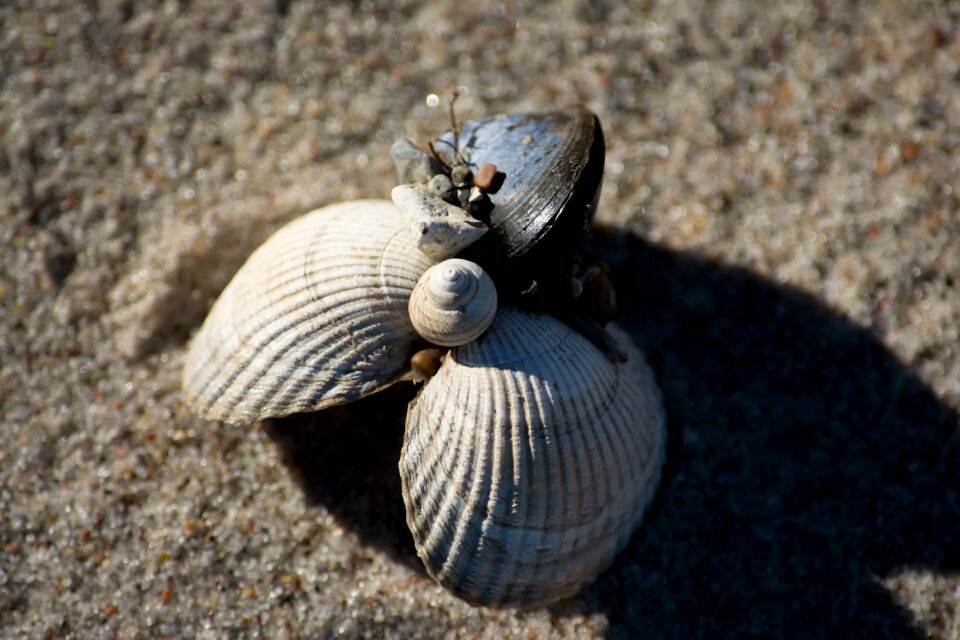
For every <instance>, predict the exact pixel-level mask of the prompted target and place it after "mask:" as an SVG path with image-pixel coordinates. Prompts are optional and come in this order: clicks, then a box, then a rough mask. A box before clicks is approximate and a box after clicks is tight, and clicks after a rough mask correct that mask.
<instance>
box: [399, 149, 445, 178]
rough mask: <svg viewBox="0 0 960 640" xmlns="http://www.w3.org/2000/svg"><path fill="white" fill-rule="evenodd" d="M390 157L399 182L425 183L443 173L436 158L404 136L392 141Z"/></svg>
mask: <svg viewBox="0 0 960 640" xmlns="http://www.w3.org/2000/svg"><path fill="white" fill-rule="evenodd" d="M390 157H391V158H393V164H394V166H395V167H396V168H397V178H398V179H399V181H400V184H411V183H413V184H427V183H428V182H430V180H431V178H433V176H435V175H437V174H438V173H443V167H441V166H440V163H439V162H437V159H436V158H434V157H433V156H431V155H430V154H429V153H426V152H425V151H423V149H421V148H420V147H418V146H417V145H415V144H414V143H413V142H411V141H410V140H407V139H406V138H402V139H400V140H397V141H396V142H394V143H393V146H392V147H390Z"/></svg>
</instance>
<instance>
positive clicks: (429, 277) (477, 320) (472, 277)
mask: <svg viewBox="0 0 960 640" xmlns="http://www.w3.org/2000/svg"><path fill="white" fill-rule="evenodd" d="M409 310H410V320H411V321H412V322H413V327H414V329H416V330H417V333H419V334H420V335H421V336H423V338H424V339H426V340H428V341H430V342H432V343H433V344H439V345H441V346H444V347H455V346H457V345H461V344H466V343H468V342H470V341H471V340H474V339H476V338H478V337H480V335H481V334H482V333H483V332H484V331H486V330H487V327H489V326H490V323H491V322H492V321H493V317H494V316H495V315H496V313H497V287H496V286H495V285H494V284H493V280H491V279H490V276H488V275H487V272H486V271H484V270H483V269H482V268H481V267H480V265H478V264H476V263H475V262H470V261H469V260H461V259H459V258H452V259H450V260H444V261H443V262H440V263H438V264H435V265H434V266H432V267H430V268H429V269H427V271H426V272H425V273H424V274H423V276H422V277H421V278H420V281H419V282H418V283H417V286H416V288H415V289H414V290H413V294H412V295H411V296H410V305H409Z"/></svg>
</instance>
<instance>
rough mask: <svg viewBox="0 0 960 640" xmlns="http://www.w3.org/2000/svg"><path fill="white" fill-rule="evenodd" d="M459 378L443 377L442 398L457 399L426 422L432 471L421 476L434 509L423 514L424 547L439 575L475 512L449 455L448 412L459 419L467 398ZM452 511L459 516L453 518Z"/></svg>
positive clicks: (454, 552) (429, 463)
mask: <svg viewBox="0 0 960 640" xmlns="http://www.w3.org/2000/svg"><path fill="white" fill-rule="evenodd" d="M437 377H438V376H434V379H433V380H431V381H430V383H428V384H432V383H433V382H434V381H435V380H437ZM458 378H459V377H458V376H456V375H453V376H445V377H443V378H441V379H440V382H442V383H444V389H443V391H442V392H441V393H440V395H441V397H446V398H453V399H454V401H453V402H446V403H442V404H441V406H440V412H439V413H437V414H429V415H428V417H427V420H426V421H425V426H426V432H427V436H428V442H429V448H430V451H431V453H432V454H433V455H432V456H430V457H429V458H426V459H425V460H422V461H423V462H424V463H425V464H424V465H423V466H424V468H425V469H428V470H429V471H430V472H429V473H422V472H421V475H423V476H425V477H424V491H426V492H427V493H428V494H429V495H431V496H433V498H432V500H431V503H432V504H431V509H430V511H428V512H425V513H424V514H423V515H424V516H427V517H428V519H427V520H426V522H425V526H424V530H425V533H424V536H423V539H424V545H423V546H424V548H425V549H427V550H428V551H429V555H430V558H431V563H432V565H433V566H434V567H436V569H435V573H436V575H438V576H443V575H445V571H446V565H447V563H450V562H451V559H452V558H453V556H455V555H456V554H457V553H458V551H459V549H458V548H457V547H456V545H455V541H456V535H457V528H458V526H459V525H458V523H459V522H461V521H462V518H463V517H469V516H470V514H471V509H470V508H469V501H468V499H467V497H466V496H464V495H463V494H462V493H461V492H460V491H459V490H458V485H457V480H456V478H457V474H456V473H455V471H456V469H457V467H456V461H455V460H454V459H452V458H447V457H446V454H447V453H448V447H449V445H450V439H451V438H450V436H451V431H450V428H449V426H448V423H449V421H448V419H447V414H448V413H449V414H452V415H453V416H454V421H455V422H459V419H460V416H461V415H462V413H463V412H462V411H461V406H460V404H461V402H465V401H467V398H464V397H463V396H462V394H461V392H460V390H461V389H462V388H463V384H462V381H461V380H459V379H458ZM454 385H456V391H454V390H453V389H454ZM436 389H437V387H433V388H431V391H435V390H436ZM444 436H446V437H444ZM426 463H428V465H429V466H427V464H426ZM450 463H453V464H452V465H451V464H450ZM451 511H453V514H454V515H455V516H459V517H451Z"/></svg>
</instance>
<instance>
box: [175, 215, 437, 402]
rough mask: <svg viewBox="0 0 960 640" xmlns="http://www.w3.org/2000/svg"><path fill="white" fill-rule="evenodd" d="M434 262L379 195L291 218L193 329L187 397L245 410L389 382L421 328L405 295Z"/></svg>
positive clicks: (337, 396) (340, 395) (347, 397)
mask: <svg viewBox="0 0 960 640" xmlns="http://www.w3.org/2000/svg"><path fill="white" fill-rule="evenodd" d="M431 264H432V261H431V260H430V259H429V258H427V257H426V256H424V255H423V254H422V253H421V252H419V251H418V250H417V249H416V246H415V242H414V239H413V237H412V236H411V234H410V232H409V230H408V229H407V225H406V223H405V221H404V220H403V217H402V216H401V215H400V214H399V212H397V210H396V208H395V207H394V206H393V204H392V203H390V202H388V201H385V200H360V201H355V202H344V203H340V204H335V205H331V206H328V207H324V208H322V209H318V210H316V211H313V212H311V213H308V214H306V215H304V216H302V217H300V218H298V219H296V220H294V221H293V222H291V223H289V224H288V225H286V226H285V227H283V228H282V229H280V230H279V231H277V232H276V233H275V234H274V235H273V236H271V237H270V238H269V239H268V240H267V241H266V242H265V243H264V244H263V245H262V246H260V248H259V249H257V250H256V251H255V252H254V253H253V255H251V256H250V258H249V259H248V260H247V262H246V264H244V265H243V267H241V269H240V270H239V271H238V272H237V274H236V275H235V276H234V278H233V280H232V281H231V282H230V284H228V285H227V287H226V289H224V291H223V293H222V294H221V295H220V298H219V299H218V300H217V302H216V304H215V305H214V307H213V309H212V310H211V311H210V314H209V316H208V317H207V319H206V321H205V322H204V324H203V326H202V327H201V329H200V331H199V332H198V333H197V335H196V337H194V339H193V342H192V344H191V346H190V350H189V353H188V354H187V359H186V364H185V368H184V374H183V389H184V393H185V394H186V396H187V400H188V401H189V402H190V404H191V405H192V406H193V407H194V408H195V409H196V410H197V411H198V412H199V413H200V414H202V415H204V416H206V417H207V418H210V419H222V420H228V421H242V420H253V419H258V418H262V417H267V416H281V415H286V414H289V413H295V412H298V411H309V410H315V409H320V408H323V407H327V406H330V405H335V404H341V403H344V402H349V401H351V400H355V399H357V398H359V397H361V396H363V395H366V394H368V393H371V392H373V391H376V390H378V389H380V388H382V387H384V386H386V385H388V384H390V383H391V382H393V381H394V380H395V379H396V378H397V377H398V375H400V374H402V373H404V372H405V371H406V370H407V368H408V358H409V357H410V354H411V352H412V351H413V350H414V343H415V342H416V341H417V340H418V337H417V335H416V333H415V332H414V330H413V325H412V324H411V323H410V320H409V317H408V315H407V302H408V300H409V297H410V293H411V292H412V291H413V288H414V286H415V285H416V283H417V280H418V279H419V278H420V275H421V274H422V273H423V272H424V271H426V269H427V268H428V267H430V265H431Z"/></svg>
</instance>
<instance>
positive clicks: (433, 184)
mask: <svg viewBox="0 0 960 640" xmlns="http://www.w3.org/2000/svg"><path fill="white" fill-rule="evenodd" d="M428 186H429V188H430V191H431V192H432V193H434V194H436V195H438V196H440V198H441V199H443V200H444V201H446V202H449V203H450V204H456V201H457V190H456V189H454V188H453V181H452V180H450V178H449V176H447V175H445V174H443V173H438V174H437V175H435V176H433V178H431V179H430V184H429V185H428Z"/></svg>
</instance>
